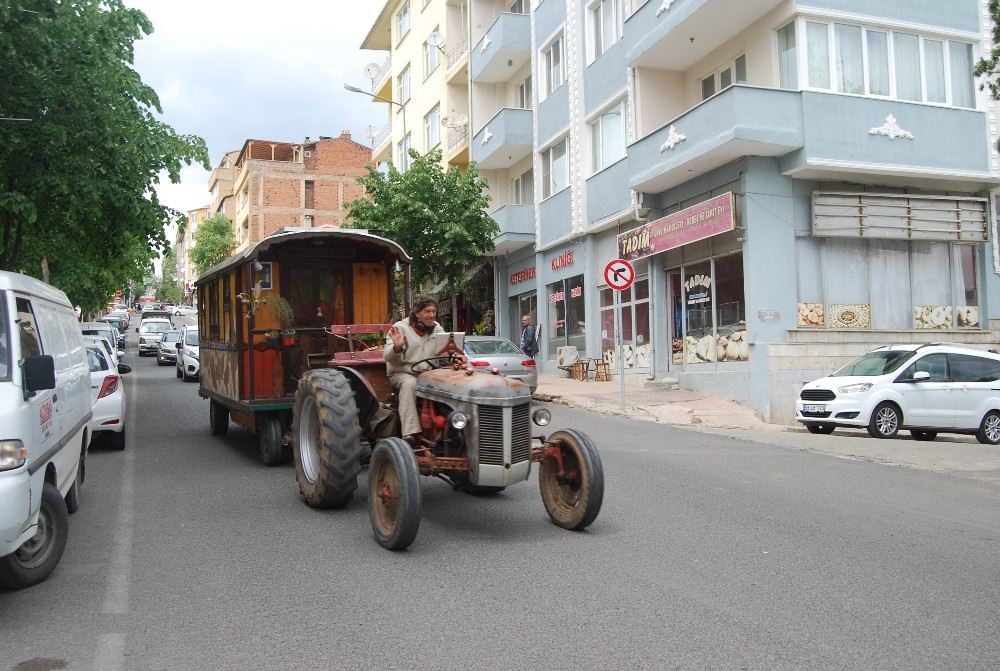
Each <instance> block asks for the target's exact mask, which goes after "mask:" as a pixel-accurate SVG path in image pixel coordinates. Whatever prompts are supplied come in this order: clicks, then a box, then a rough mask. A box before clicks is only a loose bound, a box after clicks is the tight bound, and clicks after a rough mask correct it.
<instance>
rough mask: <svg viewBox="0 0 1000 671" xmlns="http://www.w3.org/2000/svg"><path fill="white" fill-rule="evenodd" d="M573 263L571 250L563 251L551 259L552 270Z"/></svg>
mask: <svg viewBox="0 0 1000 671" xmlns="http://www.w3.org/2000/svg"><path fill="white" fill-rule="evenodd" d="M571 265H573V250H572V249H570V250H568V251H565V252H563V253H562V254H560V255H559V256H557V257H556V258H554V259H552V270H559V269H560V268H566V267H568V266H571Z"/></svg>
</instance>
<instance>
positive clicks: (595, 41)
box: [590, 0, 624, 60]
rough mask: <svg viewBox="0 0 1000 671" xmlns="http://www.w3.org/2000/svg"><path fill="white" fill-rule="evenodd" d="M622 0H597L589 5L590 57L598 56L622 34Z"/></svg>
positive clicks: (594, 58)
mask: <svg viewBox="0 0 1000 671" xmlns="http://www.w3.org/2000/svg"><path fill="white" fill-rule="evenodd" d="M623 2H624V0H597V2H595V3H594V4H593V5H591V7H590V29H591V37H590V40H591V44H592V45H593V46H592V50H591V53H592V59H593V60H596V59H598V58H600V56H601V54H603V53H604V52H605V51H607V50H608V48H609V47H611V45H613V44H614V43H616V42H617V41H618V40H619V39H621V36H622V24H623V23H624V17H623V16H622V4H623Z"/></svg>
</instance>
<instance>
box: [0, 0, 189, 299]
mask: <svg viewBox="0 0 1000 671" xmlns="http://www.w3.org/2000/svg"><path fill="white" fill-rule="evenodd" d="M150 32H152V25H151V24H150V22H149V20H148V19H147V18H146V16H145V15H144V14H143V13H142V12H140V11H138V10H135V9H130V8H128V7H126V6H125V5H124V4H123V2H122V0H64V1H63V2H51V1H49V0H7V1H6V2H2V3H0V62H2V63H3V67H2V68H0V91H3V94H2V97H0V269H4V270H17V271H21V272H26V273H28V274H32V275H39V274H40V269H41V266H42V262H43V261H45V262H46V265H47V266H48V268H49V272H50V281H51V282H52V283H53V284H55V285H57V286H60V287H62V288H64V289H65V290H66V292H67V293H68V294H69V296H70V298H71V300H73V301H74V302H75V303H79V304H80V305H81V306H82V307H84V308H85V309H97V308H98V307H100V306H101V305H103V304H104V303H105V301H106V300H107V298H108V297H109V296H110V295H111V293H112V292H113V291H114V290H115V289H116V288H118V287H120V286H122V285H124V284H126V283H128V282H129V281H135V282H138V281H139V280H141V277H142V275H143V272H144V271H145V270H146V268H147V267H148V265H149V262H150V261H151V260H152V259H153V258H155V257H156V256H157V255H158V253H159V250H161V249H163V248H165V247H166V246H167V239H166V236H165V232H164V227H165V226H166V225H167V224H168V223H170V222H171V221H176V222H177V223H178V225H180V226H183V215H182V213H180V212H177V211H175V210H173V209H171V208H169V207H167V206H165V205H163V204H161V203H160V202H159V201H158V199H157V196H156V192H155V187H156V185H157V184H158V183H159V180H160V175H161V174H163V173H165V174H166V175H167V177H168V178H169V179H170V180H171V181H172V182H175V183H176V182H178V181H179V180H180V170H181V167H182V166H183V165H185V164H190V163H193V162H197V163H200V164H201V165H203V166H204V167H205V168H206V169H208V167H209V165H208V152H207V149H206V147H205V143H204V141H203V140H201V139H200V138H198V137H195V136H189V135H178V134H177V133H176V132H175V131H174V130H173V129H172V128H170V127H169V126H167V125H166V124H163V123H162V122H160V121H159V120H158V119H157V118H156V117H155V115H154V113H159V112H162V110H161V109H160V104H159V100H158V98H157V95H156V92H155V91H153V89H151V88H149V87H148V86H147V85H146V84H145V83H143V81H142V79H141V78H140V77H139V75H138V74H137V73H136V72H135V70H134V69H133V67H132V64H133V44H134V42H135V41H136V40H138V39H141V38H142V37H143V36H144V35H148V34H149V33H150ZM12 118H14V119H29V120H28V121H12V120H11V119H12Z"/></svg>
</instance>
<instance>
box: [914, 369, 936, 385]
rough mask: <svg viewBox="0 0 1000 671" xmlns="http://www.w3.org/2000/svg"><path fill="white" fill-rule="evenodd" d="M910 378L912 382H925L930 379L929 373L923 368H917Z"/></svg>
mask: <svg viewBox="0 0 1000 671" xmlns="http://www.w3.org/2000/svg"><path fill="white" fill-rule="evenodd" d="M910 379H911V380H913V381H914V382H926V381H927V380H929V379H931V374H930V373H928V372H927V371H925V370H918V371H917V372H916V373H914V374H913V377H912V378H910Z"/></svg>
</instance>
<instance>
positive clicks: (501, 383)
mask: <svg viewBox="0 0 1000 671" xmlns="http://www.w3.org/2000/svg"><path fill="white" fill-rule="evenodd" d="M417 394H418V395H423V396H431V397H439V398H441V399H442V400H444V399H450V400H455V401H465V402H467V403H480V402H487V403H489V404H490V405H499V406H514V405H521V404H522V403H528V402H529V401H531V388H530V387H528V385H526V384H525V383H523V382H521V381H520V380H512V379H510V378H506V377H502V376H500V375H492V374H488V373H472V374H471V375H470V374H468V373H467V372H466V371H465V370H454V369H452V368H440V369H438V370H429V371H427V372H426V373H422V374H421V375H420V377H418V378H417Z"/></svg>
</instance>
